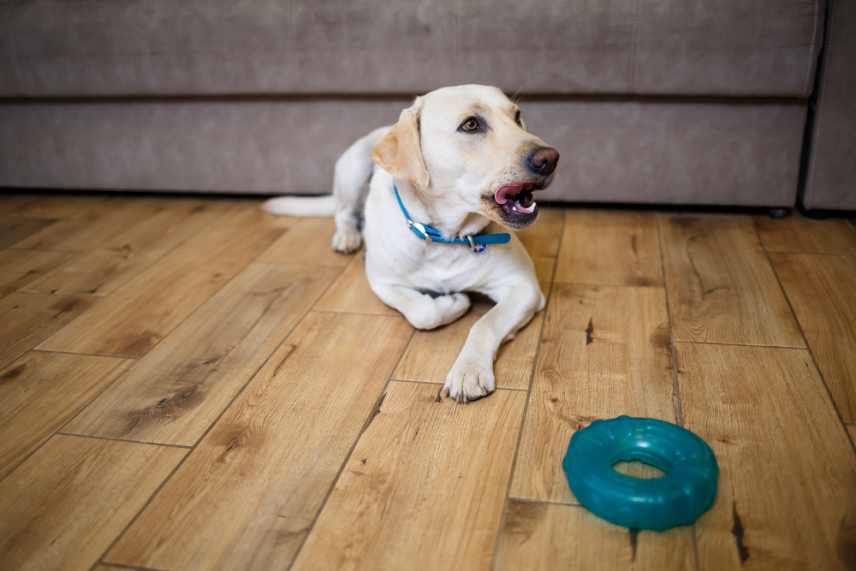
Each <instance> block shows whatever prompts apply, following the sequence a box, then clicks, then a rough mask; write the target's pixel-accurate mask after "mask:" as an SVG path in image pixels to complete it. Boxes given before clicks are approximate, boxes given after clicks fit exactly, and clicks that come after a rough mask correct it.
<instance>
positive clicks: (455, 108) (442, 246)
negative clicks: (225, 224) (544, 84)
mask: <svg viewBox="0 0 856 571" xmlns="http://www.w3.org/2000/svg"><path fill="white" fill-rule="evenodd" d="M558 161H559V152H558V151H557V150H556V149H554V148H553V147H551V146H549V145H547V144H546V143H545V142H544V141H542V140H541V139H540V138H538V137H537V136H535V135H533V134H532V133H530V132H528V131H527V130H526V126H525V124H524V122H523V119H522V117H521V113H520V108H519V107H518V105H517V104H515V103H514V102H513V101H511V100H510V99H509V98H508V97H506V96H505V94H504V93H503V92H502V91H501V90H500V89H498V88H496V87H490V86H483V85H460V86H454V87H445V88H442V89H437V90H435V91H431V92H430V93H428V94H426V95H423V96H421V97H417V98H416V100H415V101H414V102H413V104H412V105H411V106H410V107H409V108H407V109H405V110H403V111H402V112H401V115H400V116H399V118H398V122H397V123H395V124H394V125H392V126H387V127H382V128H379V129H377V130H375V131H373V132H371V133H369V134H368V135H366V136H365V137H363V138H361V139H359V140H358V141H356V142H355V143H354V144H353V145H351V147H350V148H349V149H348V150H347V151H345V152H344V153H343V154H342V156H341V157H340V158H339V160H338V161H337V162H336V167H335V175H334V183H333V194H332V195H327V196H323V197H279V198H273V199H271V200H269V201H267V202H266V203H265V205H264V208H265V209H266V210H267V211H268V212H270V213H274V214H288V215H293V216H330V215H335V219H336V230H335V234H334V235H333V240H332V247H333V249H334V250H336V251H338V252H347V253H350V252H355V251H356V250H358V249H359V248H360V246H361V243H362V242H363V241H365V246H366V260H365V269H366V275H367V277H368V281H369V285H370V286H371V289H372V291H373V292H374V293H375V294H376V295H377V296H378V297H379V298H380V299H381V300H382V301H383V302H384V303H385V304H386V305H388V306H390V307H392V308H394V309H396V310H398V311H399V312H400V313H401V314H402V315H403V316H404V317H405V318H406V319H407V321H409V322H410V324H411V325H412V326H413V327H415V328H417V329H434V328H436V327H440V326H442V325H446V324H448V323H451V322H453V321H455V320H456V319H458V318H459V317H461V316H462V315H464V314H465V313H466V312H467V310H468V309H469V308H470V298H469V296H468V295H467V292H478V293H480V294H483V295H486V296H488V297H489V298H490V299H492V300H493V301H494V302H495V303H496V305H495V306H494V307H493V308H491V310H490V311H488V312H487V313H486V314H485V315H484V316H483V317H482V318H481V319H479V320H478V321H477V322H476V323H475V324H474V325H473V327H472V329H471V330H470V332H469V335H468V337H467V340H466V343H465V344H464V347H463V349H462V350H461V352H460V354H459V355H458V357H457V359H456V361H455V363H454V365H453V366H452V369H451V370H450V371H449V373H448V375H447V377H446V380H445V383H444V385H443V389H442V394H443V395H444V396H447V397H449V398H452V399H454V400H456V401H457V402H460V403H466V402H469V401H474V400H477V399H480V398H482V397H485V396H487V395H489V394H490V393H491V392H493V391H494V390H495V388H496V379H495V377H494V371H493V363H494V360H495V358H496V354H497V351H498V349H499V347H500V345H501V344H502V343H503V342H504V341H507V340H510V339H512V338H513V337H514V335H515V333H516V332H517V331H518V330H520V329H521V328H522V327H524V326H525V325H526V324H527V323H528V322H529V321H530V320H531V319H532V317H533V316H534V315H535V314H536V313H537V312H539V311H541V310H542V309H543V308H544V304H545V298H544V294H543V293H542V292H541V288H540V286H539V284H538V280H537V278H536V276H535V268H534V266H533V264H532V260H531V258H530V257H529V254H528V253H527V252H526V250H525V249H524V247H523V245H522V244H521V243H520V240H519V239H518V238H517V237H516V236H515V235H514V233H513V232H511V233H495V232H486V230H492V229H494V227H496V225H497V224H498V225H499V226H504V227H506V228H510V229H511V230H516V229H520V228H525V227H526V226H529V225H530V224H532V223H533V222H534V221H535V219H536V218H537V216H538V205H537V204H536V202H535V201H534V200H533V197H532V193H533V192H535V191H538V190H542V189H545V188H547V187H548V186H549V185H550V183H551V182H552V180H553V177H554V173H555V170H556V165H557V163H558ZM366 191H368V192H366ZM493 223H496V224H493ZM489 226H490V228H489ZM509 234H510V235H509ZM449 242H452V243H449ZM504 242H505V243H504Z"/></svg>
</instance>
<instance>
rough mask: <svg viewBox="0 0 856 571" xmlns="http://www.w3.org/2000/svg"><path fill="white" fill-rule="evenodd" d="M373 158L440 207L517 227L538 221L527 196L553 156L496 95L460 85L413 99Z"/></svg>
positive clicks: (548, 177) (545, 180)
mask: <svg viewBox="0 0 856 571" xmlns="http://www.w3.org/2000/svg"><path fill="white" fill-rule="evenodd" d="M373 158H374V160H375V162H376V163H377V164H378V165H380V166H381V167H382V168H384V169H385V170H387V171H388V172H390V173H391V174H393V175H394V176H395V177H396V178H397V179H399V180H406V181H407V182H408V183H409V184H410V185H411V186H412V187H414V188H415V189H416V190H417V191H419V192H420V193H423V194H424V195H425V196H426V197H430V198H431V199H432V200H433V201H434V202H435V204H437V203H439V205H440V208H450V209H455V210H456V211H461V209H463V210H465V211H466V212H471V213H477V214H482V215H484V216H486V217H488V218H490V219H492V220H495V221H497V222H499V223H501V224H504V225H506V226H510V227H512V228H523V227H525V226H528V225H529V224H531V223H532V222H533V221H534V220H535V218H536V217H537V216H538V206H537V205H536V204H535V202H534V200H533V199H532V193H533V192H534V191H537V190H541V189H544V188H546V187H547V186H548V185H549V184H550V182H551V181H552V179H553V173H554V172H555V170H556V164H557V163H558V161H559V152H558V151H557V150H556V149H554V148H552V147H550V146H549V145H547V144H546V143H544V141H542V140H541V139H539V138H538V137H536V136H535V135H533V134H532V133H530V132H528V131H527V130H526V126H525V124H524V123H523V119H522V118H521V115H520V108H519V107H518V106H517V105H516V104H515V103H514V102H512V101H511V100H510V99H508V97H506V96H505V94H503V93H502V91H500V90H499V89H497V88H495V87H488V86H483V85H461V86H456V87H446V88H443V89H438V90H436V91H432V92H430V93H428V94H427V95H424V96H422V97H418V98H417V99H416V101H415V102H414V103H413V105H412V106H411V107H409V108H408V109H405V110H404V111H402V112H401V116H400V117H399V119H398V123H396V124H395V125H394V126H393V127H392V128H391V129H390V131H389V132H388V133H387V134H386V135H385V136H384V137H383V138H382V139H381V140H380V141H379V142H378V143H377V145H375V148H374V152H373Z"/></svg>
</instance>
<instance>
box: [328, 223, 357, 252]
mask: <svg viewBox="0 0 856 571" xmlns="http://www.w3.org/2000/svg"><path fill="white" fill-rule="evenodd" d="M362 241H363V237H362V235H361V234H360V231H359V230H356V229H354V228H339V229H337V230H336V233H335V234H333V242H332V246H333V249H334V250H336V251H337V252H341V253H343V254H350V253H351V252H356V251H357V250H359V249H360V243H362Z"/></svg>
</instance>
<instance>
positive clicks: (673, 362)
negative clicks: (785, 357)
mask: <svg viewBox="0 0 856 571" xmlns="http://www.w3.org/2000/svg"><path fill="white" fill-rule="evenodd" d="M662 222H663V221H662V216H661V215H660V214H655V223H656V226H657V251H658V253H659V254H660V278H661V280H662V282H663V295H664V296H665V300H664V301H665V302H666V319H667V320H668V327H669V365H670V368H671V377H672V410H673V412H674V413H675V420H676V421H677V423H678V425H680V426H683V427H684V428H686V423H685V418H684V403H683V399H682V398H681V383H680V380H679V377H678V346H677V343H678V342H677V341H676V339H675V333H674V323H673V318H672V302H671V297H670V296H669V288H668V282H667V279H668V278H667V277H666V253H665V250H664V248H663V228H662V226H663V224H662ZM690 529H691V530H692V531H691V534H692V543H693V564H694V567H695V569H696V571H698V570H699V569H700V568H701V559H700V556H699V550H698V530H697V529H696V523H695V522H693V524H692V526H691V527H690Z"/></svg>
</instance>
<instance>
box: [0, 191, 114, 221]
mask: <svg viewBox="0 0 856 571" xmlns="http://www.w3.org/2000/svg"><path fill="white" fill-rule="evenodd" d="M121 200H127V198H126V197H124V196H122V195H117V194H108V193H98V194H77V193H75V194H69V193H67V192H62V193H56V194H47V193H38V194H15V195H11V196H10V195H7V196H4V197H3V202H2V208H3V212H4V213H11V214H12V215H17V216H20V217H22V218H55V219H64V218H77V217H81V216H86V215H88V214H91V213H94V212H103V211H104V210H107V209H109V208H113V206H114V205H116V204H117V203H118V202H119V201H121Z"/></svg>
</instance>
